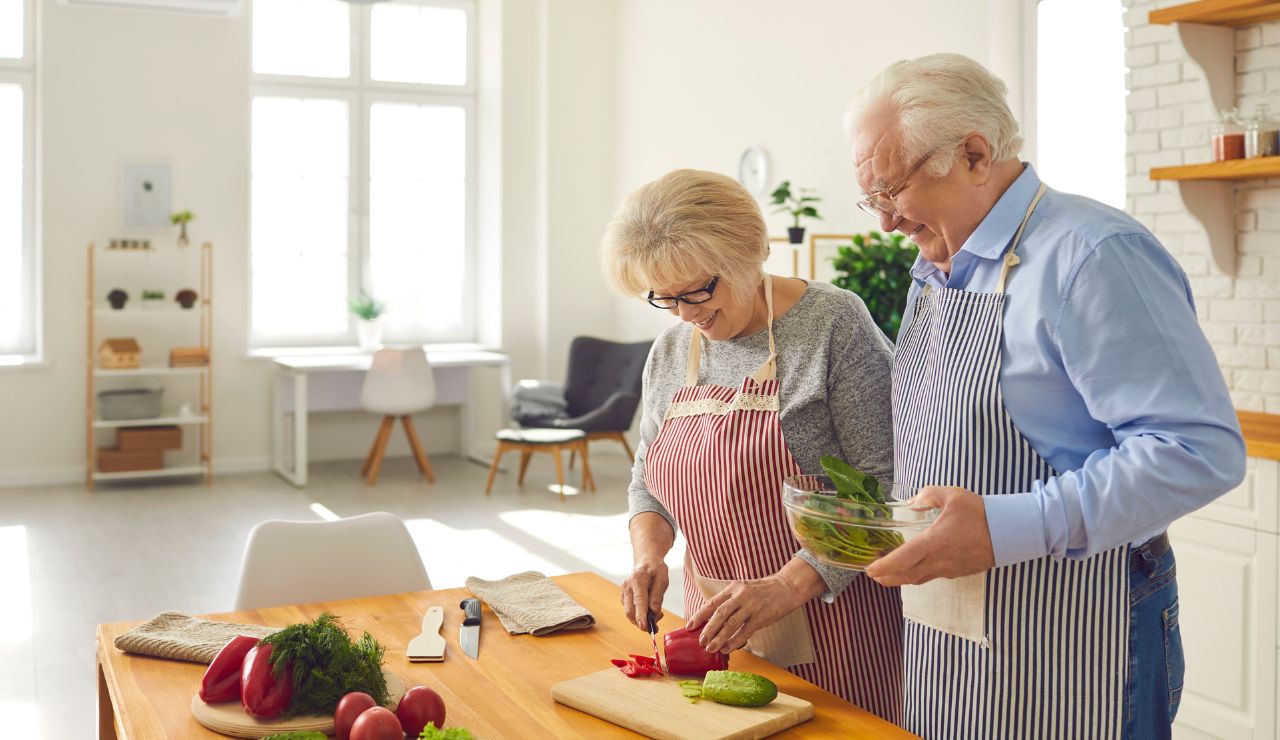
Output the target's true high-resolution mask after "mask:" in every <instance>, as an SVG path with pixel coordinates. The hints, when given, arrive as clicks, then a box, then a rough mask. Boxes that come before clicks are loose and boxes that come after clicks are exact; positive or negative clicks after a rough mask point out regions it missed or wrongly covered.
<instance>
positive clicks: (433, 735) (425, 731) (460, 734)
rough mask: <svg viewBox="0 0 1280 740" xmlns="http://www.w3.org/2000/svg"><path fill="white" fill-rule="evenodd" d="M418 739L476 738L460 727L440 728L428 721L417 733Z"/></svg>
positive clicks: (459, 739) (460, 739)
mask: <svg viewBox="0 0 1280 740" xmlns="http://www.w3.org/2000/svg"><path fill="white" fill-rule="evenodd" d="M418 740H476V736H475V735H472V734H471V732H470V731H468V730H467V729H465V728H462V727H448V728H445V729H443V730H442V729H440V728H439V727H436V723H435V722H428V723H427V726H426V727H423V728H422V733H421V734H420V735H418Z"/></svg>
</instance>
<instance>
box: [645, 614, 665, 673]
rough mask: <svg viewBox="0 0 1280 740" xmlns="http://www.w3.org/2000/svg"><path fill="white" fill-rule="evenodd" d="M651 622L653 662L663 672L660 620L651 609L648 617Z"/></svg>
mask: <svg viewBox="0 0 1280 740" xmlns="http://www.w3.org/2000/svg"><path fill="white" fill-rule="evenodd" d="M646 616H647V618H648V620H649V641H650V642H652V643H653V662H654V663H655V664H656V665H657V666H658V670H660V671H661V670H662V658H660V657H658V618H657V617H656V616H654V614H653V610H652V609H650V610H649V612H648V614H647V615H646Z"/></svg>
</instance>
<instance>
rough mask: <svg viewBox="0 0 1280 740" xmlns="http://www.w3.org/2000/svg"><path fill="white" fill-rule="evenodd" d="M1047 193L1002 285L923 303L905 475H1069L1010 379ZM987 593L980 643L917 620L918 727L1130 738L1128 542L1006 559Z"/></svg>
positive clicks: (930, 732)
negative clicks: (1051, 458) (1015, 398)
mask: <svg viewBox="0 0 1280 740" xmlns="http://www.w3.org/2000/svg"><path fill="white" fill-rule="evenodd" d="M1044 190H1045V188H1044V186H1041V189H1040V192H1039V193H1037V194H1036V198H1035V200H1034V201H1032V203H1031V206H1030V207H1029V208H1028V209H1027V213H1026V216H1024V217H1023V220H1022V225H1021V226H1020V227H1019V229H1018V233H1017V235H1016V236H1015V237H1014V240H1013V246H1012V247H1010V249H1009V252H1008V253H1007V254H1006V256H1005V264H1004V268H1003V270H1002V272H1001V276H1000V281H999V284H998V286H997V288H996V292H994V293H971V292H966V291H963V290H957V289H952V288H941V289H937V288H933V289H931V288H930V287H928V286H926V288H925V289H924V291H923V294H922V295H921V296H920V297H919V298H918V299H917V301H916V306H915V317H914V319H913V320H912V322H911V325H910V326H908V327H907V328H906V330H905V331H904V332H903V333H902V336H901V337H899V342H898V347H897V352H896V355H895V358H894V366H893V432H894V481H895V482H897V483H905V484H908V485H912V486H926V485H938V486H959V487H961V488H966V489H968V490H970V491H975V492H977V493H980V494H982V495H984V496H999V495H1003V494H1011V493H1019V492H1024V491H1028V490H1031V488H1032V485H1033V484H1034V483H1035V482H1036V481H1044V480H1046V479H1048V478H1050V477H1052V476H1053V475H1055V474H1056V473H1055V471H1054V469H1053V468H1052V467H1051V466H1050V465H1049V463H1048V462H1047V461H1045V459H1044V458H1042V457H1040V455H1039V454H1037V453H1036V451H1035V450H1034V449H1033V448H1032V447H1031V444H1030V443H1028V442H1027V440H1026V438H1025V437H1023V436H1022V434H1021V432H1019V431H1018V429H1017V427H1015V426H1014V424H1013V420H1012V419H1010V418H1009V414H1008V412H1007V411H1006V410H1005V407H1004V399H1003V396H1002V394H1001V390H1000V382H999V380H1000V352H1001V346H1002V337H1003V318H1004V305H1005V296H1004V285H1005V280H1006V278H1007V276H1008V273H1009V270H1010V268H1012V267H1013V266H1014V265H1016V264H1017V263H1018V258H1017V257H1016V256H1015V255H1014V250H1016V249H1017V247H1018V242H1019V241H1020V240H1021V237H1022V231H1023V229H1024V228H1025V227H1026V224H1027V220H1028V219H1029V218H1030V217H1031V213H1032V211H1033V210H1034V209H1035V207H1036V204H1037V203H1038V202H1039V200H1040V197H1041V196H1042V195H1043V194H1044ZM1026 289H1028V290H1035V289H1036V286H1034V285H1028V286H1026ZM977 585H978V586H981V585H982V584H981V583H979V584H977ZM910 588H912V587H906V588H904V589H903V593H904V595H903V598H904V601H906V599H907V595H906V593H907V590H908V589H910ZM977 594H983V596H982V597H981V598H980V599H979V597H977V596H976V595H977ZM978 600H981V601H982V602H983V605H982V608H983V612H984V615H985V619H984V621H983V622H982V625H983V626H982V628H981V631H982V639H980V640H973V639H967V638H965V637H960V636H957V635H955V634H948V633H947V632H945V631H941V630H939V629H935V628H933V627H930V626H926V625H925V624H922V623H921V622H919V621H915V620H912V619H907V620H906V622H905V624H906V628H905V639H904V652H905V661H906V663H905V666H906V674H905V677H904V700H905V708H904V715H903V720H904V726H905V727H906V728H907V729H908V730H910V731H912V732H914V733H917V734H919V735H922V736H924V737H925V738H930V739H931V740H932V739H934V738H1018V739H1022V738H1036V739H1037V740H1039V739H1047V738H1080V739H1081V740H1097V739H1104V738H1119V737H1120V736H1121V731H1122V727H1123V710H1124V697H1125V682H1126V678H1127V667H1128V643H1129V548H1128V547H1127V546H1122V547H1118V548H1115V549H1113V550H1109V551H1107V552H1104V553H1100V554H1098V555H1095V556H1093V557H1091V558H1088V559H1085V560H1075V559H1059V558H1048V557H1046V558H1040V559H1038V560H1032V561H1028V562H1024V563H1018V564H1015V565H1011V566H1007V567H1002V568H995V569H993V570H990V571H988V572H987V573H986V574H985V587H984V588H982V589H981V590H976V591H975V601H978Z"/></svg>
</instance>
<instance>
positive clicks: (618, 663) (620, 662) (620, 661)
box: [609, 658, 631, 668]
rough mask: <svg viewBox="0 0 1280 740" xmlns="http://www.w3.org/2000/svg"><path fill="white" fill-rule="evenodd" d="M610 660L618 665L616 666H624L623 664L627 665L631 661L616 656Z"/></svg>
mask: <svg viewBox="0 0 1280 740" xmlns="http://www.w3.org/2000/svg"><path fill="white" fill-rule="evenodd" d="M609 662H610V663H612V664H614V665H616V666H618V667H619V668H622V667H623V666H625V665H626V664H627V663H630V662H631V661H629V660H623V659H622V658H614V659H613V660H610V661H609Z"/></svg>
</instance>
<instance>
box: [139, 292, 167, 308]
mask: <svg viewBox="0 0 1280 740" xmlns="http://www.w3.org/2000/svg"><path fill="white" fill-rule="evenodd" d="M163 306H164V291H163V290H144V291H142V307H143V308H162V307H163Z"/></svg>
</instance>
